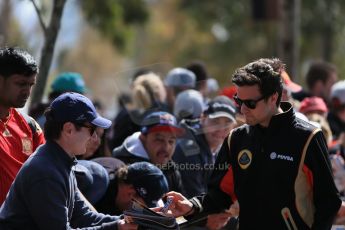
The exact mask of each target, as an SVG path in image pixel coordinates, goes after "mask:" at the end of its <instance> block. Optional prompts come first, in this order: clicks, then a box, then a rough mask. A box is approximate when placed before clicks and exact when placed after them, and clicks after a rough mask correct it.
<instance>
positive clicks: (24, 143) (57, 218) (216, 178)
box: [0, 47, 345, 230]
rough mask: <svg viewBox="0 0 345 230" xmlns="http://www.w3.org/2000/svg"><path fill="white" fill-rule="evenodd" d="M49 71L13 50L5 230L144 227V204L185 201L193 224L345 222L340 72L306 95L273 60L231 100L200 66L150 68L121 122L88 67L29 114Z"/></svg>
mask: <svg viewBox="0 0 345 230" xmlns="http://www.w3.org/2000/svg"><path fill="white" fill-rule="evenodd" d="M38 72H39V67H38V65H37V63H36V61H35V59H34V58H33V57H32V56H31V55H30V54H29V53H28V52H27V51H25V50H22V49H19V48H7V47H6V48H1V49H0V206H1V207H0V229H119V230H126V229H138V227H139V226H138V225H137V223H135V222H131V221H127V219H126V218H123V215H122V214H123V212H124V211H126V210H128V209H129V208H130V207H131V204H132V199H135V200H139V201H140V202H141V203H143V204H145V205H147V207H149V208H153V210H156V209H155V207H158V206H163V205H164V202H165V201H166V199H171V200H172V204H171V205H170V206H169V211H168V214H169V215H173V216H175V217H179V216H184V217H185V219H187V220H188V222H189V223H191V224H189V225H188V227H187V228H188V229H211V230H216V229H237V228H239V229H242V230H243V229H244V230H246V229H256V228H267V229H331V227H332V225H335V224H339V225H343V224H345V202H343V201H342V200H345V163H344V162H345V81H343V80H338V75H337V68H336V67H335V66H334V65H332V64H330V63H326V62H315V63H313V64H312V65H311V66H310V69H309V71H308V73H307V75H306V85H307V89H304V88H303V87H302V86H300V85H298V84H296V83H295V82H293V81H292V80H291V78H290V77H289V75H288V73H287V71H286V70H285V65H284V64H283V63H282V62H281V61H280V60H279V59H276V58H261V59H258V60H255V61H253V62H250V63H249V64H247V65H245V66H243V67H240V68H238V69H237V70H236V71H235V73H234V74H233V75H232V82H231V86H227V87H226V88H225V89H223V90H221V91H219V93H218V95H215V89H214V87H212V88H210V85H211V83H210V84H208V82H213V83H212V85H213V86H215V84H214V81H215V80H214V79H212V78H211V77H210V76H209V74H208V73H207V69H206V66H205V64H204V63H202V62H200V61H194V62H191V63H189V64H188V65H186V66H185V67H176V68H173V69H172V70H170V71H169V72H168V73H167V74H166V76H159V75H158V74H157V73H154V72H153V71H150V70H142V71H138V72H137V73H136V74H135V75H134V76H133V79H132V82H131V91H130V92H123V95H121V96H120V97H119V105H120V110H119V112H118V113H117V115H116V117H115V118H113V120H112V121H111V120H109V119H107V118H104V117H103V116H102V115H101V113H100V111H99V104H98V103H97V102H92V100H90V99H89V98H88V97H87V92H88V90H89V89H88V88H87V86H86V85H85V82H84V80H83V76H82V74H80V73H76V72H63V73H61V74H59V75H58V76H57V77H56V79H55V80H54V81H53V83H52V84H51V91H50V94H49V101H48V102H47V103H39V104H34V105H32V106H31V109H30V110H29V115H30V116H29V115H27V114H25V113H23V112H20V111H19V110H18V108H21V107H23V106H24V105H25V104H26V102H27V100H28V98H29V96H30V93H31V90H32V88H33V87H34V85H35V82H36V77H37V74H38ZM209 80H210V81H209ZM41 127H42V129H41Z"/></svg>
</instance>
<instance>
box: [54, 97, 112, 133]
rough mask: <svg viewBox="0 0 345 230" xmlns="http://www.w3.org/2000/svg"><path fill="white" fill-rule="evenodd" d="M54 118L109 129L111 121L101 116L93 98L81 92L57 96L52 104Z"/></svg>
mask: <svg viewBox="0 0 345 230" xmlns="http://www.w3.org/2000/svg"><path fill="white" fill-rule="evenodd" d="M50 108H51V111H52V114H53V117H54V120H56V121H60V122H74V123H83V122H90V123H91V124H93V125H95V126H97V127H101V128H104V129H107V128H109V127H110V126H111V121H110V120H108V119H106V118H104V117H101V116H100V115H99V114H98V113H97V111H96V108H95V106H94V105H93V103H92V102H91V100H90V99H89V98H87V97H85V96H84V95H81V94H79V93H64V94H61V95H60V96H59V97H57V98H56V99H55V100H54V101H53V102H52V103H51V105H50Z"/></svg>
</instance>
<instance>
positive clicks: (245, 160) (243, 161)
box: [237, 149, 253, 169]
mask: <svg viewBox="0 0 345 230" xmlns="http://www.w3.org/2000/svg"><path fill="white" fill-rule="evenodd" d="M252 158H253V154H252V153H251V152H250V151H249V150H248V149H244V150H242V151H241V152H240V153H239V154H238V157H237V161H238V164H239V165H240V167H241V169H247V168H248V167H249V165H250V164H251V163H252Z"/></svg>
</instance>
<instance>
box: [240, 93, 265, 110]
mask: <svg viewBox="0 0 345 230" xmlns="http://www.w3.org/2000/svg"><path fill="white" fill-rule="evenodd" d="M263 99H265V96H262V97H260V98H259V99H256V100H254V99H247V100H241V99H240V98H239V97H238V96H237V95H235V96H234V100H235V102H236V104H237V105H238V106H239V107H240V108H241V107H242V104H245V105H246V106H247V107H248V108H249V109H255V108H256V104H257V103H258V102H259V101H261V100H263Z"/></svg>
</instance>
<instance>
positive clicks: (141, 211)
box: [123, 200, 179, 230]
mask: <svg viewBox="0 0 345 230" xmlns="http://www.w3.org/2000/svg"><path fill="white" fill-rule="evenodd" d="M123 214H124V215H125V219H126V218H127V219H128V220H129V221H132V222H134V223H136V224H138V225H139V226H141V228H140V229H154V230H167V229H168V230H169V229H170V230H178V229H179V225H178V223H177V221H176V219H175V218H174V217H168V216H163V215H161V214H159V213H156V212H154V211H152V210H151V209H149V208H148V207H146V206H145V205H144V204H142V203H140V202H139V201H137V200H133V202H132V206H131V208H130V209H129V210H126V211H124V212H123ZM142 227H144V228H142Z"/></svg>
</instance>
